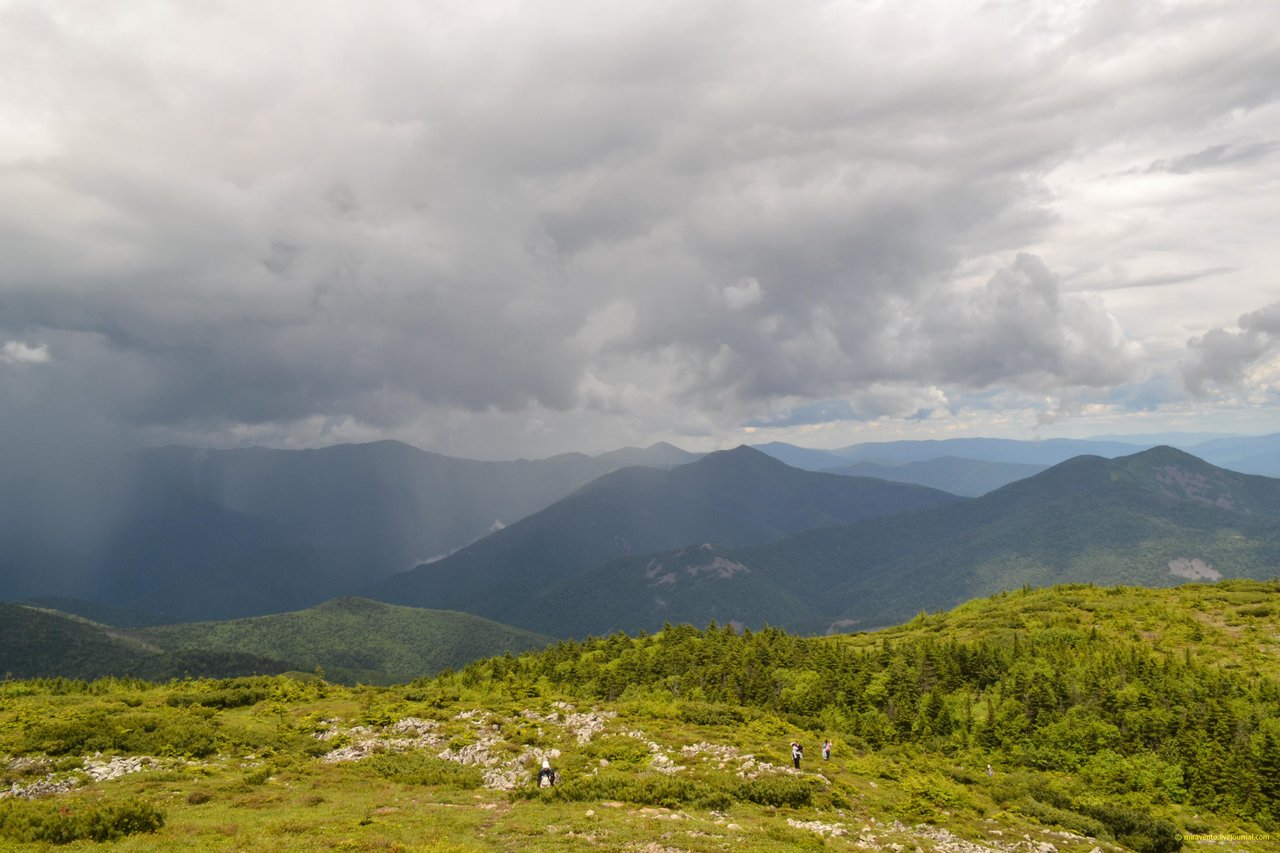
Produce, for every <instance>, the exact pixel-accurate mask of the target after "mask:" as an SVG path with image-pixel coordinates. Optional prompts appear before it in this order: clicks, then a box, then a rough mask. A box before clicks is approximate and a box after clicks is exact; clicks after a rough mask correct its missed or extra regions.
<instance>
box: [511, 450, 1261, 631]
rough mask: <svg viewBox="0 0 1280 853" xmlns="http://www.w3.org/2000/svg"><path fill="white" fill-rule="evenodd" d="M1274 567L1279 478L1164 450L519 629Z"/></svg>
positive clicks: (604, 576)
mask: <svg viewBox="0 0 1280 853" xmlns="http://www.w3.org/2000/svg"><path fill="white" fill-rule="evenodd" d="M1277 565H1280V480H1275V479H1272V478H1268V477H1258V476H1251V475H1245V474H1239V473H1236V472H1233V471H1227V470H1224V469H1220V468H1216V467H1214V466H1212V465H1209V464H1208V463H1206V462H1204V461H1202V460H1200V459H1197V458H1196V457H1194V456H1191V455H1189V454H1186V453H1183V452H1181V451H1178V450H1175V449H1173V448H1168V447H1161V448H1154V449H1152V450H1148V451H1143V452H1141V453H1137V454H1133V455H1130V456H1126V457H1121V458H1119V459H1114V460H1108V459H1103V458H1101V457H1096V456H1084V457H1077V458H1075V459H1071V460H1068V461H1067V462H1064V463H1061V464H1059V465H1056V466H1054V467H1053V468H1050V469H1048V470H1047V471H1044V472H1042V473H1040V474H1037V475H1035V476H1032V477H1029V478H1027V479H1025V480H1021V481H1019V482H1017V483H1013V484H1010V485H1008V486H1005V487H1003V488H1001V489H997V490H996V491H994V492H991V493H989V494H987V495H984V496H982V497H980V498H975V499H973V500H970V501H962V502H956V503H952V504H947V505H943V506H938V507H935V508H932V509H926V510H921V511H918V512H904V513H899V514H896V515H892V516H888V517H884V518H878V519H872V520H864V521H859V522H854V523H851V524H846V525H837V526H827V527H822V528H817V529H813V530H809V531H804V532H800V533H797V534H795V535H792V536H789V537H785V538H783V539H780V540H776V541H774V542H771V543H768V544H765V545H760V546H751V547H742V548H720V547H712V546H706V545H699V546H694V547H685V548H681V549H676V550H673V551H669V552H666V553H662V554H651V555H641V556H636V557H630V558H625V559H620V560H616V561H613V562H611V563H608V564H605V565H602V566H600V567H599V568H597V569H595V570H594V571H592V572H588V573H585V574H583V575H581V576H579V577H577V578H575V579H574V581H573V582H572V583H563V584H560V585H558V586H555V587H551V588H549V589H547V590H545V591H544V592H543V593H542V594H541V595H536V596H534V597H533V598H532V599H531V600H530V601H529V604H528V606H527V608H526V613H527V614H528V615H527V616H525V617H523V618H514V617H516V616H518V614H512V617H513V618H510V621H511V622H512V623H513V624H517V625H521V626H523V627H528V628H531V629H536V630H543V631H547V632H551V633H558V634H565V633H567V634H572V635H576V636H582V635H586V634H600V633H608V632H610V631H613V630H624V631H636V630H641V629H644V630H652V629H653V628H654V627H656V626H659V625H661V624H662V623H663V622H665V621H670V622H673V623H675V622H684V621H691V622H694V623H695V624H697V623H700V622H705V621H706V620H707V619H708V618H714V619H717V620H719V621H722V622H726V621H727V622H740V623H743V624H746V625H749V626H759V625H763V624H766V623H768V624H773V625H781V626H785V627H788V628H792V629H795V630H800V631H809V632H822V631H829V630H852V629H864V628H875V627H880V626H884V625H889V624H893V623H895V622H898V621H901V620H903V619H906V618H909V617H911V616H912V615H914V614H915V613H917V612H919V611H922V610H936V609H942V608H947V607H951V606H954V605H956V604H958V603H960V602H963V601H965V600H967V599H969V598H973V597H975V596H979V595H986V594H991V593H995V592H999V591H1001V590H1006V589H1011V588H1017V587H1020V586H1023V585H1032V586H1046V585H1050V584H1056V583H1066V582H1085V583H1096V584H1118V583H1126V584H1138V585H1143V586H1169V585H1173V584H1177V583H1182V582H1185V581H1189V580H1216V579H1218V578H1224V577H1242V578H1243V577H1251V578H1269V577H1271V576H1273V575H1275V574H1276V569H1275V567H1276V566H1277ZM553 612H554V613H555V614H556V618H555V619H554V620H552V619H550V618H549V617H548V614H550V613H553Z"/></svg>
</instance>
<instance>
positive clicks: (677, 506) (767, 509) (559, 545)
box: [367, 447, 960, 628]
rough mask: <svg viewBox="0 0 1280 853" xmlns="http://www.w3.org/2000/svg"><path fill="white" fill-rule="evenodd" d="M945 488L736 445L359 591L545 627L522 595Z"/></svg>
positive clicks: (856, 515)
mask: <svg viewBox="0 0 1280 853" xmlns="http://www.w3.org/2000/svg"><path fill="white" fill-rule="evenodd" d="M959 500H960V499H959V498H957V497H956V496H954V495H950V494H947V493H945V492H940V491H937V490H934V489H927V488H924V487H920V486H910V485H904V484H900V483H888V482H885V481H883V480H874V479H870V478H862V477H841V476H837V475H833V474H822V473H815V472H810V471H802V470H800V469H798V468H792V467H790V466H788V465H784V464H783V463H781V462H779V461H778V460H776V459H773V458H771V457H769V456H766V455H765V454H763V453H761V452H759V451H757V450H753V449H751V448H749V447H739V448H737V449H736V450H728V451H720V452H717V453H712V454H709V455H708V456H706V457H704V458H702V459H700V460H698V461H696V462H692V463H690V464H688V465H683V466H680V467H677V468H673V469H670V470H661V469H655V468H625V469H622V470H619V471H615V472H613V473H612V474H608V475H605V476H604V477H601V478H599V479H598V480H596V481H594V482H592V483H591V484H589V485H587V486H585V487H583V488H582V489H580V490H578V491H577V492H575V493H574V494H573V495H571V496H569V497H568V498H565V499H564V500H561V501H558V502H557V503H555V504H553V505H552V506H550V507H548V508H546V509H544V510H541V511H540V512H537V513H534V514H533V515H531V516H529V517H528V518H525V519H523V520H521V521H520V522H518V523H516V524H513V525H511V526H510V527H507V528H505V529H503V530H500V531H497V532H495V533H494V534H492V535H490V536H487V537H485V538H484V539H482V540H480V541H479V542H476V543H474V544H472V545H470V546H468V547H466V548H463V549H462V550H460V551H458V552H457V553H455V554H452V555H450V556H449V557H446V558H444V559H442V560H439V561H437V562H433V563H430V564H426V565H422V566H419V567H417V568H415V569H413V570H412V571H410V572H405V573H402V574H398V575H395V576H393V577H391V578H388V579H387V580H385V581H383V582H382V583H380V584H378V585H376V586H374V587H372V588H370V589H369V590H368V592H367V594H368V595H369V596H370V597H372V598H376V599H379V600H382V601H391V602H395V603H398V604H407V605H412V606H417V607H435V608H447V609H459V610H465V611H467V612H469V613H478V614H481V615H484V616H488V617H489V618H492V619H496V620H498V621H501V622H510V623H511V624H522V625H527V624H532V622H533V621H537V622H538V624H541V625H544V627H548V628H551V627H554V626H555V624H556V620H557V619H559V616H558V615H557V614H558V611H559V609H560V608H559V607H558V606H557V605H556V602H555V601H554V600H549V601H546V602H545V605H544V607H543V608H541V613H540V614H538V616H537V617H535V616H534V615H533V614H530V613H528V612H527V609H528V606H529V602H530V597H531V595H534V594H536V593H538V592H540V591H541V590H543V589H544V588H546V587H548V586H551V585H554V584H560V583H564V582H572V581H573V579H574V578H576V577H578V576H580V575H582V574H583V573H584V572H587V571H589V570H591V569H593V568H594V567H596V566H598V565H600V564H602V563H605V562H607V561H609V560H612V559H615V558H618V557H623V556H628V555H637V554H647V553H651V552H654V551H661V550H667V549H670V548H675V547H679V546H683V545H688V544H691V543H699V544H701V543H711V544H714V545H717V546H721V547H734V546H741V545H760V544H764V543H766V542H771V541H773V540H775V539H778V538H780V537H783V536H786V535H789V534H792V533H796V532H798V531H801V530H807V529H810V528H815V527H824V526H829V525H836V524H844V523H848V522H852V521H859V520H863V519H869V518H876V517H880V516H886V515H891V514H893V513H896V512H904V511H907V510H919V509H925V508H929V507H937V506H944V505H948V504H953V503H957V502H959Z"/></svg>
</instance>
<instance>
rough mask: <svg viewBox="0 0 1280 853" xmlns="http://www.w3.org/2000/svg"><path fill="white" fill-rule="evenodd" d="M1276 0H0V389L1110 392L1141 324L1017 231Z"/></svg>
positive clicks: (119, 396) (1200, 83) (748, 405)
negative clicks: (188, 0)
mask: <svg viewBox="0 0 1280 853" xmlns="http://www.w3.org/2000/svg"><path fill="white" fill-rule="evenodd" d="M1270 8H1271V7H1269V6H1267V5H1265V4H1252V3H1245V4H1240V6H1239V7H1237V8H1236V9H1234V10H1228V9H1219V10H1216V11H1215V10H1213V9H1208V8H1188V9H1181V8H1177V9H1175V8H1166V7H1164V6H1162V5H1158V4H1154V3H1128V4H1124V8H1123V9H1119V10H1118V7H1116V6H1115V4H1097V5H1096V6H1094V7H1092V10H1091V11H1090V12H1089V13H1088V14H1086V15H1083V16H1080V17H1078V18H1070V19H1067V20H1064V21H1057V20H1056V19H1052V16H1051V15H1050V14H1049V12H1048V11H1045V10H1044V9H1041V8H1040V7H1039V6H1037V5H1036V4H1023V5H1014V6H1009V7H1006V8H1003V9H1001V8H998V7H984V6H983V5H982V4H975V7H974V8H973V9H962V8H957V7H955V5H954V4H939V6H938V7H937V8H928V7H927V6H921V7H919V8H916V7H911V8H904V7H897V6H895V5H893V4H887V5H884V6H877V5H876V4H864V3H857V2H851V3H847V4H828V3H817V2H814V3H800V4H793V5H791V6H788V7H787V10H786V12H785V13H780V12H779V10H778V8H777V7H776V6H775V5H773V4H764V3H751V2H748V3H729V2H707V3H695V4H687V3H653V4H639V5H635V6H626V7H618V8H613V9H611V10H610V11H609V13H608V14H604V13H603V11H602V10H601V9H600V7H599V6H597V5H595V4H591V3H578V2H557V3H551V4H540V5H538V6H536V7H534V6H526V5H523V4H519V3H514V4H498V5H490V4H478V5H477V4H468V3H447V2H445V3H435V4H426V5H423V4H414V3H389V4H386V5H384V6H380V7H379V10H378V13H377V14H376V15H372V14H366V13H360V14H357V13H356V12H355V10H354V7H350V6H346V5H344V4H319V5H312V4H308V5H306V6H301V5H295V4H291V3H285V4H279V5H276V4H271V5H269V6H259V5H251V4H238V3H229V4H223V5H218V6H208V7H198V8H197V7H186V6H182V5H172V4H167V3H163V2H154V3H152V2H144V3H140V4H138V5H137V6H136V7H131V13H130V15H128V16H125V15H122V14H117V13H116V12H114V11H113V10H111V9H110V8H107V7H99V6H91V7H77V9H76V10H75V13H74V14H73V13H72V12H71V11H70V10H68V9H67V8H66V7H63V6H60V5H58V4H51V3H50V4H46V3H39V2H31V3H24V4H15V5H11V6H8V7H5V8H4V9H3V10H0V23H2V24H3V26H0V32H3V33H6V35H4V36H0V56H3V57H4V58H2V59H0V100H3V101H4V102H5V103H7V104H9V106H7V107H2V108H0V112H2V113H3V115H2V116H0V117H3V118H6V119H8V121H7V123H5V128H6V129H5V130H3V131H0V134H2V135H0V143H3V146H2V147H0V150H2V151H4V152H5V153H4V154H3V155H2V156H0V198H4V199H5V201H4V202H3V203H0V352H3V353H5V354H6V355H5V356H3V357H0V382H5V383H8V385H6V386H3V387H5V388H6V393H11V394H13V395H14V396H13V399H14V400H17V401H19V403H16V404H15V405H20V406H21V411H22V412H23V413H24V416H25V418H26V419H27V420H28V421H29V422H30V423H32V424H36V423H39V422H40V421H41V419H43V418H63V417H66V416H67V411H66V408H67V407H69V406H72V405H73V404H72V403H71V402H69V401H73V400H81V401H82V404H83V406H84V407H85V411H84V412H83V417H82V419H83V418H98V419H100V420H101V421H103V422H110V423H111V424H114V425H118V426H121V427H127V428H130V429H135V430H138V431H139V434H142V435H147V434H152V435H154V436H160V437H163V436H166V435H171V434H178V433H180V434H182V435H183V436H187V437H190V436H200V435H204V436H207V437H208V439H209V440H214V441H216V440H226V436H228V435H238V436H249V437H252V436H253V435H255V434H264V435H266V434H269V435H272V436H279V435H282V434H287V433H288V432H289V430H290V429H292V426H291V425H292V424H296V423H299V422H303V421H306V420H307V419H322V420H325V421H326V422H327V421H331V420H343V419H346V420H348V421H350V422H354V423H358V424H361V425H364V426H366V427H369V428H372V429H394V428H398V427H404V426H405V425H406V424H414V423H418V422H421V421H422V420H423V419H427V420H431V419H433V418H441V419H443V418H445V417H446V415H447V416H448V417H450V418H458V417H460V418H461V420H457V421H456V423H458V424H461V425H462V426H460V427H459V428H460V429H465V428H466V427H465V422H466V417H470V416H474V417H476V418H486V417H499V416H501V415H502V414H503V413H510V415H511V416H512V423H513V424H517V425H521V426H513V427H512V430H513V433H514V432H519V430H520V429H522V428H523V423H524V420H525V419H527V418H528V417H529V413H530V412H535V411H537V412H553V413H554V412H559V413H567V414H571V415H575V416H576V415H577V414H581V416H582V417H583V418H588V419H589V418H591V417H599V418H604V419H616V420H625V419H627V418H637V419H643V420H645V421H646V422H647V423H651V424H661V423H664V422H665V423H669V424H677V423H678V424H681V426H680V427H679V429H685V430H688V431H689V432H690V433H695V432H697V431H698V430H704V429H705V430H712V429H713V428H714V426H715V425H717V424H718V425H719V426H722V427H723V426H725V425H736V424H739V423H743V422H745V421H747V420H748V419H750V418H752V417H759V418H762V419H763V420H764V421H768V420H769V419H770V418H772V417H774V416H775V414H764V415H761V413H762V412H764V413H776V412H777V411H778V409H779V408H780V407H782V408H795V409H796V410H797V411H804V412H809V414H808V415H805V417H810V416H812V417H815V418H817V417H823V416H829V417H832V418H843V417H854V418H858V417H874V416H877V415H878V414H881V413H886V412H887V413H899V414H912V413H915V412H919V411H927V410H933V409H934V408H939V407H945V406H946V405H948V404H952V405H955V404H956V401H957V400H958V399H959V398H960V397H962V396H963V395H965V394H968V393H974V392H980V391H982V390H983V389H991V388H994V387H1003V388H1009V389H1013V390H1015V391H1019V392H1025V393H1028V394H1033V395H1061V394H1069V393H1071V389H1078V388H1101V387H1103V386H1106V385H1109V384H1118V383H1124V382H1127V381H1130V380H1132V379H1134V378H1135V377H1137V376H1138V375H1139V374H1140V373H1141V364H1140V361H1141V357H1142V353H1141V350H1140V347H1139V346H1138V345H1137V344H1136V343H1135V342H1133V341H1131V340H1128V339H1127V338H1126V337H1125V335H1124V333H1123V331H1122V330H1121V329H1120V328H1119V327H1118V325H1117V323H1116V321H1115V319H1114V318H1113V317H1112V316H1111V315H1110V314H1109V313H1108V311H1107V308H1106V306H1105V305H1104V304H1103V303H1101V302H1099V301H1097V300H1096V299H1093V298H1092V297H1087V296H1084V295H1080V294H1070V293H1064V292H1063V289H1062V287H1061V285H1060V283H1059V281H1058V277H1057V275H1056V274H1055V272H1054V271H1053V269H1051V266H1053V264H1051V263H1046V262H1043V261H1041V260H1040V259H1039V258H1038V257H1036V256H1035V255H1033V254H1030V253H1026V252H1024V251H1023V250H1024V249H1026V247H1028V246H1032V245H1035V244H1036V243H1037V241H1039V240H1040V239H1042V238H1043V236H1044V235H1045V234H1046V233H1047V231H1048V229H1051V228H1052V227H1053V226H1054V225H1055V223H1057V222H1058V221H1059V217H1060V215H1061V213H1060V210H1059V209H1057V208H1056V207H1055V203H1054V198H1055V196H1054V192H1053V190H1052V188H1051V187H1049V186H1048V185H1047V184H1046V175H1047V174H1048V173H1049V172H1050V171H1052V170H1053V169H1054V168H1056V167H1058V166H1060V165H1061V164H1063V163H1064V162H1068V161H1069V160H1070V159H1071V158H1072V157H1074V156H1077V155H1078V153H1079V152H1080V151H1081V150H1088V149H1090V148H1092V147H1100V146H1104V145H1106V144H1108V143H1109V142H1111V141H1112V140H1115V139H1118V138H1124V137H1127V135H1129V134H1132V133H1135V132H1138V129H1139V128H1143V129H1147V130H1149V129H1151V128H1178V129H1180V130H1185V129H1186V128H1187V127H1189V126H1192V125H1195V124H1196V123H1206V122H1211V121H1214V120H1218V119H1220V118H1221V117H1223V116H1227V115H1230V114H1232V111H1239V110H1249V109H1257V108H1259V107H1260V106H1262V105H1266V104H1268V103H1270V102H1271V101H1272V100H1273V99H1274V96H1275V83H1274V80H1275V79H1280V75H1277V74H1275V73H1273V72H1280V65H1277V61H1276V58H1275V55H1274V54H1275V52H1274V51H1272V50H1269V49H1267V45H1268V43H1267V41H1266V35H1265V34H1266V33H1267V32H1269V30H1268V28H1267V27H1265V26H1263V25H1264V24H1266V23H1268V22H1274V14H1273V13H1272V12H1271V11H1270ZM1117 10H1118V11H1117ZM1121 11H1123V12H1124V13H1125V14H1123V15H1120V17H1118V18H1117V17H1114V16H1115V15H1117V14H1119V12H1121ZM1108 16H1112V17H1108ZM1188 32H1194V33H1209V34H1210V35H1211V37H1206V38H1205V39H1203V41H1201V42H1197V43H1196V45H1195V49H1193V50H1191V49H1188V50H1183V51H1178V50H1173V49H1170V48H1169V46H1168V45H1169V44H1171V43H1175V42H1176V41H1177V39H1178V38H1180V37H1181V36H1183V35H1185V34H1186V33H1188ZM1227 59H1230V61H1229V62H1227V61H1226V60H1227ZM1119 81H1123V86H1119V85H1117V84H1118V82H1119ZM1268 145H1270V146H1272V147H1274V145H1273V144H1272V143H1266V144H1262V143H1259V144H1256V145H1255V144H1246V143H1234V144H1232V145H1227V146H1221V145H1219V146H1216V147H1215V146H1205V147H1203V148H1198V149H1194V150H1195V152H1196V153H1194V154H1191V155H1185V156H1182V157H1179V158H1174V159H1171V160H1154V159H1150V160H1139V161H1138V162H1153V163H1161V164H1164V165H1162V166H1161V169H1162V170H1164V171H1167V172H1170V173H1179V174H1181V173H1185V172H1189V171H1192V170H1194V169H1204V168H1211V167H1217V166H1223V165H1227V164H1237V165H1242V164H1247V163H1249V162H1257V161H1261V160H1265V159H1266V156H1267V154H1268V153H1269V152H1270V151H1271V148H1268V147H1267V146H1268ZM1131 162H1132V161H1131ZM1153 168H1155V167H1154V165H1153ZM970 268H973V269H981V270H984V271H985V272H983V274H982V275H980V276H976V277H975V275H974V274H973V273H966V272H965V271H966V270H969V269H970ZM1201 269H1203V267H1201ZM1195 274H1196V273H1192V275H1195ZM1199 346H1200V349H1201V350H1205V349H1206V348H1211V347H1212V346H1214V344H1207V345H1199ZM41 347H43V349H41ZM33 353H40V354H41V355H39V356H38V357H37V356H36V355H33ZM35 361H40V363H39V364H36V363H33V362H35ZM29 368H39V373H40V375H39V376H37V371H36V370H34V369H29ZM20 371H21V373H20ZM15 383H21V385H22V387H21V389H17V385H16V384H15ZM15 389H17V390H15ZM19 391H20V393H19ZM829 401H835V402H834V403H829ZM806 406H809V407H810V408H809V409H805V407H806ZM821 412H826V413H827V415H821V414H820V413H821ZM691 413H692V414H691ZM255 429H256V430H260V431H261V432H260V433H255V432H254V430H255ZM498 452H499V453H501V452H503V451H498Z"/></svg>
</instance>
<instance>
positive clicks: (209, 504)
mask: <svg viewBox="0 0 1280 853" xmlns="http://www.w3.org/2000/svg"><path fill="white" fill-rule="evenodd" d="M692 458H696V457H694V456H693V455H691V454H684V453H683V452H682V451H680V450H678V449H677V448H674V447H672V446H670V445H654V447H652V448H648V449H645V450H641V449H636V448H627V449H623V450H619V451H615V452H614V453H611V454H605V455H604V456H602V457H596V458H592V457H589V456H585V455H582V454H566V455H562V456H557V457H553V458H551V459H545V460H537V461H529V460H517V461H513V462H480V461H475V460H466V459H455V458H452V457H447V456H441V455H439V454H434V453H428V452H425V451H422V450H418V449H416V448H413V447H410V446H408V445H405V444H401V443H398V442H390V441H386V442H374V443H371V444H355V445H340V446H335V447H328V448H323V449H318V450H268V449H263V448H249V449H240V450H198V449H193V448H185V447H165V448H153V449H148V450H144V451H141V452H138V453H132V454H124V455H118V456H110V457H92V458H77V459H75V460H74V462H73V461H71V459H70V457H68V459H67V460H56V459H55V460H50V461H49V464H47V465H45V466H43V469H42V472H41V474H40V476H38V477H36V476H27V477H24V478H20V479H17V480H10V481H9V482H7V483H5V484H3V487H0V554H2V555H3V559H4V562H5V563H6V565H7V571H5V572H3V573H0V599H10V600H14V599H23V598H32V597H38V596H60V597H66V598H78V599H83V600H87V601H92V602H95V603H98V604H105V605H109V606H114V607H131V608H139V609H145V610H149V611H154V612H158V613H159V614H161V615H162V616H164V617H165V618H168V619H211V618H230V617H236V616H248V615H254V614H260V613H272V612H280V611H283V610H293V609H298V608H302V607H307V606H310V605H312V604H316V603H319V602H321V601H324V600H326V599H328V598H332V597H335V596H339V595H344V594H347V593H350V592H351V591H353V590H356V589H359V588H362V587H364V586H367V585H368V584H370V583H373V582H374V581H376V580H378V579H379V578H382V577H386V576H388V575H390V574H393V573H395V572H397V571H403V570H404V569H406V568H408V567H411V566H413V565H415V564H418V563H420V562H422V561H424V560H428V559H430V558H433V557H436V556H441V555H444V554H447V553H449V552H450V551H452V550H455V549H457V548H459V547H461V546H463V545H466V544H467V543H469V542H472V541H474V540H476V539H479V538H481V537H483V536H484V535H485V534H487V533H488V532H489V531H490V530H492V529H495V528H496V527H501V526H502V525H503V524H509V523H511V522H513V521H516V520H518V519H520V518H522V517H523V516H525V515H528V514H530V513H532V512H535V511H537V510H539V509H541V508H543V507H545V506H547V505H549V504H551V503H553V502H554V501H556V500H558V499H559V498H562V497H564V496H565V495H567V494H569V493H571V492H572V491H573V490H575V489H576V488H578V487H580V486H581V485H583V484H584V483H587V482H590V481H591V480H593V479H595V478H596V477H598V476H600V475H601V474H603V473H607V472H609V471H612V470H615V469H617V468H618V467H619V466H621V465H624V464H629V465H633V464H647V463H648V462H650V461H652V462H653V464H657V465H661V466H670V465H672V464H676V463H678V462H680V461H683V460H686V459H692Z"/></svg>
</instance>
